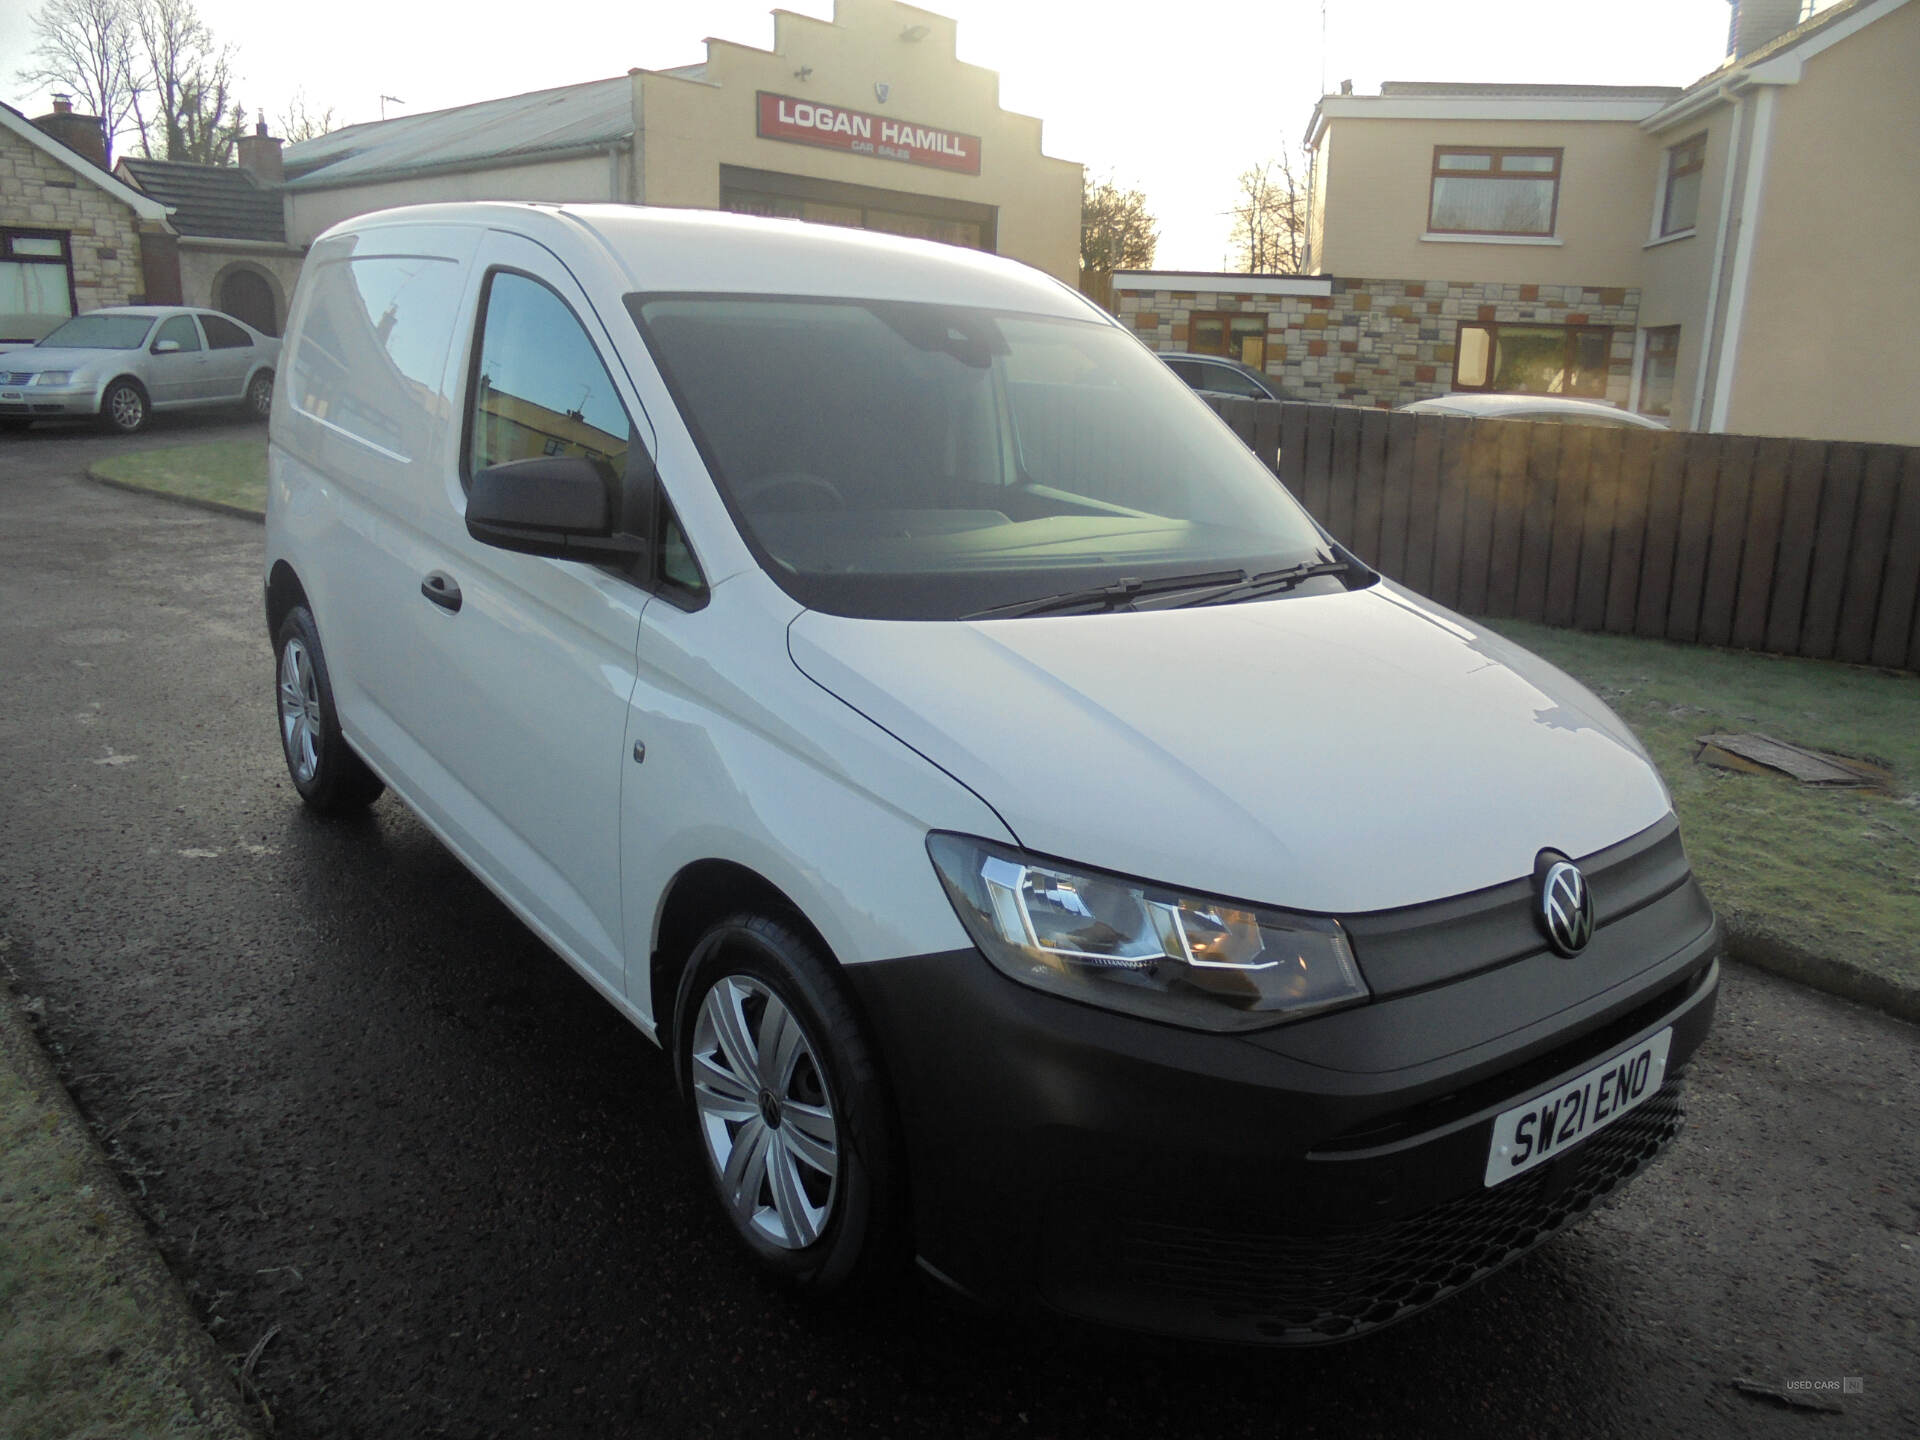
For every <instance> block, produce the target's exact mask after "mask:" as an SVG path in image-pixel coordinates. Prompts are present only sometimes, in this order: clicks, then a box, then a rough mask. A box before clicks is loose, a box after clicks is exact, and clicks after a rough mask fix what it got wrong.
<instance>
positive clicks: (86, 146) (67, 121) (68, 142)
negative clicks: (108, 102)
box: [33, 95, 107, 170]
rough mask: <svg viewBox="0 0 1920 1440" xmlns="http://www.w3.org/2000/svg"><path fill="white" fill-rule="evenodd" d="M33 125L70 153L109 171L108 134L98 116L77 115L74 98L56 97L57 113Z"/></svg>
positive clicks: (46, 116) (54, 102)
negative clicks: (74, 108)
mask: <svg viewBox="0 0 1920 1440" xmlns="http://www.w3.org/2000/svg"><path fill="white" fill-rule="evenodd" d="M33 123H34V124H35V125H36V126H37V127H39V129H40V131H41V132H42V133H43V134H47V135H51V136H52V137H53V138H54V139H56V140H58V141H59V142H60V143H61V144H62V145H64V146H66V147H67V148H68V149H69V150H72V151H74V152H75V153H76V154H78V155H80V156H81V157H83V158H84V159H87V160H90V161H92V162H93V163H94V164H95V165H98V166H99V167H100V168H101V169H102V170H104V169H106V168H107V132H106V131H105V130H104V129H102V128H101V125H100V120H99V117H98V116H94V115H76V114H74V113H73V97H72V96H71V95H56V96H54V97H53V113H52V114H51V115H42V116H41V117H40V118H39V119H38V120H36V121H34V122H33Z"/></svg>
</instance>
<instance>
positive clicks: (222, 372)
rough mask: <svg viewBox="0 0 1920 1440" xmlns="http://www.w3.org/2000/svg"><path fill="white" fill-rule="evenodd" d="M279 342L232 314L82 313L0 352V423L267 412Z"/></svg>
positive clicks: (121, 309) (133, 308)
mask: <svg viewBox="0 0 1920 1440" xmlns="http://www.w3.org/2000/svg"><path fill="white" fill-rule="evenodd" d="M279 363H280V342H279V341H278V340H276V339H275V338H274V337H273V336H271V335H262V334H261V333H260V332H259V331H258V330H255V329H254V328H253V327H252V326H251V325H243V324H241V323H240V322H239V321H238V320H235V319H234V318H233V317H232V316H230V315H220V314H216V313H215V312H213V311H211V310H196V309H190V308H188V307H186V306H180V305H122V306H116V307H114V308H111V309H107V310H90V311H88V312H87V313H86V314H84V315H76V316H74V317H73V318H72V319H71V320H68V321H67V322H66V323H65V324H63V325H61V326H59V327H58V328H57V329H55V330H54V331H53V332H52V333H51V334H49V335H48V336H47V337H46V338H45V339H44V340H41V341H40V342H39V343H37V344H34V345H29V346H27V347H26V348H24V349H20V350H9V351H7V352H6V353H4V354H0V427H3V428H5V429H8V430H23V429H25V428H26V427H27V426H29V425H31V424H32V423H33V422H34V421H35V420H51V419H55V418H57V417H60V416H70V415H97V416H99V417H100V420H101V423H102V424H104V425H105V426H106V427H107V428H108V429H110V430H115V431H118V432H119V433H121V434H123V435H131V434H133V432H134V431H136V430H138V429H140V428H141V427H142V426H144V425H145V424H146V423H147V417H148V416H150V415H151V414H152V413H153V412H154V411H156V410H180V409H186V408H188V407H191V406H196V405H244V406H245V407H246V408H247V411H248V412H249V413H250V414H252V415H255V416H257V417H258V418H260V419H262V420H264V419H266V418H267V413H268V412H269V411H270V410H271V409H272V408H273V372H274V370H275V368H276V367H277V366H278V365H279Z"/></svg>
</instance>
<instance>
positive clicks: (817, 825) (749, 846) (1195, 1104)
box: [265, 204, 1720, 1343]
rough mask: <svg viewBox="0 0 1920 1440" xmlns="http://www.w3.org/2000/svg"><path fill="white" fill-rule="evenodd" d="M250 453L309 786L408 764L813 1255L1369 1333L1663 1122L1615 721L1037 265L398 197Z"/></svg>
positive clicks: (297, 360) (438, 829)
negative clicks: (1257, 453) (1326, 517)
mask: <svg viewBox="0 0 1920 1440" xmlns="http://www.w3.org/2000/svg"><path fill="white" fill-rule="evenodd" d="M269 468H270V476H271V486H270V498H269V502H268V511H267V544H266V563H265V585H266V612H267V615H266V618H267V625H268V629H269V631H270V633H271V635H272V637H273V644H274V648H275V656H276V666H277V679H278V720H279V729H280V735H281V739H282V741H283V744H284V748H285V752H286V759H287V766H288V769H289V771H290V773H291V775H292V777H293V782H294V784H295V786H296V787H297V788H298V790H299V792H300V795H301V796H302V798H303V799H304V801H305V803H306V804H307V805H309V806H311V807H313V808H314V809H315V810H317V811H319V812H322V813H325V814H337V813H340V812H343V811H351V810H354V809H356V808H359V807H363V806H366V805H367V804H369V803H370V802H372V801H373V800H374V799H375V797H376V796H378V795H379V794H380V793H381V791H382V790H383V789H384V788H390V789H392V790H393V791H394V792H395V793H396V794H397V795H398V796H399V797H400V799H401V800H403V801H404V802H405V803H406V805H407V806H408V807H410V808H411V809H412V810H413V811H415V812H416V813H417V814H418V815H419V816H420V818H421V819H422V820H423V821H424V822H425V823H426V825H427V826H429V827H430V828H431V829H432V831H433V832H434V833H435V834H436V835H438V836H439V838H440V839H441V840H442V841H443V842H444V843H445V844H446V845H447V847H448V848H449V849H451V850H452V851H453V852H454V853H455V854H456V855H457V856H459V858H460V859H461V860H462V861H463V862H464V863H465V864H466V865H467V866H468V867H469V868H471V870H472V871H473V873H474V874H475V875H476V876H478V877H479V878H480V880H481V881H483V882H484V883H485V884H486V885H487V886H488V887H489V888H490V889H492V890H493V891H494V892H495V893H496V894H497V895H499V897H500V898H501V899H502V900H503V901H504V902H505V903H506V904H507V905H508V906H509V907H511V908H512V910H513V911H514V912H515V913H516V914H517V915H518V916H519V917H520V918H521V919H522V920H524V921H525V922H526V924H527V925H528V926H529V927H531V928H532V929H533V930H534V931H535V932H536V933H537V934H538V935H539V936H540V937H541V938H542V939H544V940H545V941H546V942H547V943H548V944H549V945H550V946H552V948H553V949H554V950H555V951H556V952H557V953H558V954H559V955H560V956H561V957H562V958H563V959H564V960H565V961H566V962H567V963H568V964H569V965H571V966H573V967H574V968H575V969H576V970H577V971H579V973H580V974H581V975H582V976H583V977H585V979H586V980H587V981H588V982H589V983H590V984H591V985H593V986H594V987H595V988H596V989H597V990H598V991H599V992H600V994H601V995H603V996H604V997H605V998H606V1000H607V1002H608V1003H609V1004H611V1005H613V1006H614V1007H615V1008H616V1009H617V1010H619V1011H620V1012H621V1013H622V1014H624V1015H625V1016H626V1017H627V1018H628V1019H629V1020H631V1021H632V1022H633V1024H634V1025H635V1026H636V1027H637V1028H638V1029H639V1030H640V1031H641V1032H642V1033H643V1034H644V1035H645V1036H647V1037H648V1038H649V1039H651V1040H653V1041H654V1042H656V1043H658V1044H659V1045H660V1046H662V1047H663V1048H664V1049H665V1050H666V1052H667V1053H668V1054H669V1055H670V1056H671V1060H672V1065H673V1068H674V1072H675V1074H676V1075H677V1077H678V1081H679V1090H680V1094H681V1096H682V1101H683V1103H684V1106H685V1111H686V1124H687V1127H688V1135H689V1139H690V1145H689V1148H688V1152H687V1154H688V1157H689V1163H697V1164H700V1165H704V1166H705V1167H706V1169H707V1170H708V1171H709V1172H710V1179H711V1182H712V1186H713V1189H714V1193H715V1195H716V1197H717V1199H718V1201H719V1204H720V1206H721V1208H722V1210H723V1211H724V1213H725V1215H726V1216H727V1217H728V1219H729V1220H730V1221H731V1223H732V1226H733V1228H734V1229H735V1230H737V1232H738V1234H739V1238H740V1240H741V1242H742V1244H743V1246H744V1247H745V1251H746V1252H747V1254H749V1255H750V1256H751V1257H752V1259H753V1260H754V1261H755V1262H757V1263H758V1264H759V1265H761V1266H763V1267H765V1268H766V1269H767V1270H769V1271H771V1272H773V1273H775V1274H776V1275H779V1276H782V1277H785V1278H787V1279H788V1280H790V1281H792V1282H794V1283H795V1284H797V1285H800V1286H804V1287H811V1288H814V1289H818V1290H829V1289H834V1288H837V1287H847V1286H854V1285H860V1284H867V1283H872V1282H874V1281H876V1280H878V1279H880V1278H882V1277H884V1276H887V1275H891V1274H901V1273H907V1270H908V1267H909V1266H912V1265H917V1266H918V1267H919V1269H920V1270H921V1271H922V1272H924V1273H925V1274H926V1275H927V1276H930V1277H932V1278H933V1279H934V1280H935V1281H937V1282H939V1283H940V1284H943V1285H946V1286H949V1287H951V1288H952V1289H954V1290H956V1291H958V1292H961V1293H963V1294H964V1295H966V1296H969V1297H973V1298H974V1299H975V1300H977V1301H980V1302H985V1303H991V1304H1000V1305H1010V1306H1037V1307H1045V1308H1050V1309H1052V1310H1054V1311H1056V1312H1064V1313H1066V1314H1069V1315H1072V1316H1077V1317H1084V1318H1087V1319H1091V1320H1096V1321H1102V1322H1110V1323H1115V1324H1120V1325H1125V1326H1130V1327H1135V1328H1140V1329H1145V1330H1151V1331H1157V1332H1163V1333H1176V1334H1186V1335H1197V1336H1206V1337H1213V1338H1219V1339H1232V1340H1244V1341H1253V1342H1268V1343H1307V1342H1315V1341H1321V1340H1327V1339H1334V1338H1340V1337H1345V1336H1352V1335H1356V1334H1360V1333H1362V1332H1365V1331H1368V1330H1370V1329H1373V1328H1375V1327H1377V1326H1380V1325H1383V1324H1386V1323H1388V1322H1391V1321H1394V1320H1397V1319H1400V1318H1402V1317H1404V1316H1406V1315H1408V1314H1410V1313H1412V1312H1414V1311H1416V1310H1418V1309H1420V1308H1421V1307H1423V1306H1425V1305H1427V1304H1429V1303H1431V1302H1433V1301H1435V1300H1437V1299H1440V1298H1441V1297H1444V1296H1446V1295H1448V1294H1450V1293H1452V1292H1454V1291H1456V1290H1458V1289H1459V1288H1460V1287H1462V1286H1464V1285H1467V1284H1469V1283H1470V1282H1472V1281H1475V1280H1477V1279H1479V1278H1480V1277H1482V1276H1485V1275H1486V1274H1488V1273H1489V1272H1491V1271H1493V1270H1495V1269H1496V1268H1498V1267H1500V1266H1501V1265H1503V1264H1505V1263H1507V1262H1508V1261H1510V1260H1512V1259H1513V1258H1514V1257H1516V1256H1518V1255H1520V1254H1522V1253H1523V1252H1525V1251H1527V1250H1528V1249H1529V1248H1531V1247H1532V1246H1534V1245H1536V1244H1538V1243H1539V1242H1540V1241H1542V1240H1544V1239H1546V1238H1547V1237H1548V1236H1550V1235H1552V1234H1553V1233H1554V1232H1556V1231H1557V1230H1559V1229H1561V1228H1562V1227H1564V1226H1565V1225H1566V1224H1568V1223H1569V1222H1570V1221H1572V1220H1573V1219H1575V1218H1576V1217H1577V1216H1579V1215H1580V1214H1581V1213H1582V1212H1583V1211H1585V1210H1586V1209H1588V1207H1589V1206H1591V1205H1592V1204H1593V1203H1594V1202H1595V1201H1596V1200H1597V1199H1598V1198H1599V1197H1601V1196H1602V1195H1605V1194H1606V1193H1607V1192H1609V1191H1610V1190H1613V1189H1614V1188H1615V1187H1616V1186H1618V1185H1620V1184H1621V1183H1622V1182H1623V1181H1625V1180H1626V1179H1627V1178H1628V1177H1630V1176H1632V1175H1633V1174H1634V1173H1635V1172H1637V1171H1638V1170H1640V1169H1641V1168H1642V1167H1643V1166H1644V1165H1645V1164H1646V1163H1647V1162H1648V1161H1649V1160H1651V1159H1652V1158H1653V1157H1654V1156H1655V1155H1657V1154H1658V1153H1659V1152H1660V1151H1661V1150H1662V1148H1663V1147H1664V1146H1665V1145H1666V1144H1667V1142H1668V1141H1669V1140H1670V1139H1671V1138H1672V1136H1673V1135H1674V1133H1675V1131H1676V1130H1677V1128H1678V1127H1679V1125H1680V1122H1681V1101H1680V1088H1681V1079H1682V1072H1683V1070H1684V1069H1685V1067H1686V1064H1687V1061H1688V1059H1689V1057H1691V1056H1692V1055H1693V1054H1694V1052H1695V1050H1696V1049H1697V1048H1698V1047H1699V1045H1700V1043H1701V1040H1702V1038H1703V1036H1704V1035H1705V1033H1706V1030H1707V1027H1708V1024H1709V1021H1710V1019H1711V1016H1712V1011H1713V1005H1714V997H1715V994H1716V989H1717V985H1718V979H1719V967H1718V955H1719V950H1720V931H1719V929H1718V926H1717V924H1716V922H1715V919H1714V916H1713V914H1712V912H1711V910H1710V909H1709V908H1708V906H1707V904H1706V902H1705V901H1704V900H1703V899H1702V896H1701V893H1700V890H1699V888H1698V887H1697V885H1696V884H1695V882H1694V879H1693V876H1692V873H1691V871H1690V869H1689V867H1688V863H1687V858H1686V855H1685V853H1684V852H1683V850H1682V848H1681V843H1680V836H1679V834H1678V831H1677V828H1676V825H1675V821H1674V816H1673V811H1672V805H1671V801H1670V799H1669V796H1668V794H1667V792H1666V790H1665V788H1664V787H1663V786H1662V784H1661V781H1660V778H1659V776H1658V775H1657V774H1656V773H1655V771H1654V768H1653V766H1652V764H1651V763H1650V762H1649V761H1648V758H1647V755H1646V753H1645V752H1644V751H1643V750H1642V749H1641V747H1640V746H1639V744H1638V743H1637V742H1636V741H1635V739H1634V737H1633V735H1632V734H1631V733H1629V731H1628V730H1627V728H1626V727H1625V726H1624V725H1622V724H1621V722H1620V721H1619V720H1618V719H1616V718H1615V717H1614V716H1613V715H1612V714H1611V713H1609V711H1608V710H1607V708H1606V707H1605V706H1604V705H1603V704H1602V703H1601V702H1600V701H1599V700H1597V699H1596V698H1595V697H1594V696H1593V695H1591V694H1589V693H1588V692H1587V691H1586V690H1584V689H1582V688H1581V687H1580V686H1579V685H1578V684H1576V683H1575V682H1574V681H1572V680H1570V679H1569V678H1568V677H1567V676H1565V675H1563V674H1560V673H1559V672H1558V671H1556V670H1554V669H1553V668H1552V667H1550V666H1548V665H1546V664H1544V663H1543V662H1541V661H1540V660H1538V659H1536V658H1534V657H1533V656H1531V655H1529V654H1528V653H1526V652H1525V651H1523V650H1521V649H1518V648H1516V647H1515V646H1513V645H1511V644H1509V643H1507V642H1506V641H1504V640H1502V639H1501V638H1500V637H1498V636H1496V635H1494V634H1492V633H1490V632H1489V631H1487V630H1485V629H1484V628H1482V627H1481V626H1479V625H1477V624H1475V623H1473V622H1472V621H1470V620H1465V619H1462V618H1461V617H1460V616H1458V615H1454V614H1450V613H1448V612H1447V611H1445V610H1443V609H1441V608H1440V607H1438V606H1436V605H1434V604H1432V603H1431V602H1429V601H1427V600H1424V599H1422V598H1421V597H1420V596H1418V595H1415V594H1412V593H1410V592H1409V591H1408V590H1406V589H1405V588H1403V587H1402V586H1400V585H1397V584H1395V583H1394V581H1393V580H1392V579H1391V578H1389V577H1387V576H1383V575H1380V574H1378V573H1376V572H1374V571H1373V570H1371V569H1370V568H1368V566H1367V565H1365V564H1364V563H1362V561H1361V560H1360V559H1359V558H1357V557H1356V556H1354V555H1352V554H1350V553H1348V552H1347V551H1346V550H1345V549H1343V548H1342V547H1341V546H1340V545H1339V544H1337V543H1335V542H1334V541H1333V540H1332V539H1331V538H1330V537H1329V535H1328V534H1327V532H1326V531H1325V530H1324V529H1323V528H1322V527H1321V526H1320V525H1319V524H1318V523H1317V522H1316V521H1315V520H1314V519H1313V517H1312V516H1310V515H1308V514H1307V513H1306V512H1305V511H1304V510H1303V509H1302V508H1301V507H1300V505H1299V504H1298V503H1296V502H1295V501H1294V500H1293V498H1292V497H1290V496H1289V495H1288V494H1287V492H1286V491H1285V489H1284V488H1283V487H1282V486H1281V485H1280V484H1279V483H1278V482H1277V481H1276V480H1275V478H1274V477H1273V475H1272V474H1271V473H1270V472H1269V471H1268V470H1266V469H1265V468H1264V467H1263V466H1262V465H1261V464H1260V463H1259V462H1258V461H1257V460H1256V459H1255V458H1254V457H1253V455H1251V454H1250V453H1249V452H1248V451H1247V449H1246V448H1245V447H1244V446H1243V445H1242V444H1241V443H1240V442H1239V441H1238V440H1237V439H1236V438H1235V437H1234V435H1233V434H1232V432H1231V431H1230V430H1228V429H1227V427H1226V426H1225V425H1224V424H1222V423H1221V421H1220V420H1219V419H1218V418H1217V417H1216V416H1215V415H1214V414H1213V412H1212V411H1211V410H1210V409H1209V408H1208V407H1207V405H1206V404H1205V403H1204V402H1203V401H1202V400H1200V399H1199V398H1198V397H1197V396H1196V395H1195V394H1194V393H1193V392H1192V391H1191V390H1190V389H1189V388H1188V387H1187V386H1186V385H1184V384H1182V383H1181V382H1180V380H1179V379H1178V378H1177V377H1175V376H1174V375H1173V373H1172V372H1171V371H1169V370H1168V369H1167V368H1166V366H1165V365H1163V364H1162V363H1161V362H1160V361H1159V359H1157V358H1156V357H1155V356H1154V355H1152V354H1151V353H1150V352H1148V351H1147V350H1146V349H1145V348H1144V347H1143V346H1141V345H1140V344H1139V343H1138V342H1137V341H1136V340H1134V339H1133V337H1132V336H1131V335H1129V334H1128V333H1127V332H1126V331H1125V330H1123V329H1122V328H1121V327H1120V326H1119V325H1117V324H1116V323H1115V322H1114V321H1113V320H1112V319H1111V318H1110V317H1109V316H1107V315H1106V314H1105V313H1104V312H1102V311H1100V310H1099V309H1097V308H1095V307H1094V306H1093V305H1092V304H1090V303H1089V302H1087V301H1086V300H1084V299H1082V298H1081V297H1080V296H1079V295H1077V294H1075V293H1074V292H1073V291H1071V290H1069V289H1068V288H1067V287H1065V286H1064V285H1061V284H1059V283H1058V282H1056V281H1054V280H1052V279H1050V278H1048V277H1047V276H1045V275H1043V274H1041V273H1039V272H1037V271H1035V270H1032V269H1029V268H1027V267H1025V266H1023V265H1019V264H1016V263H1013V262H1011V261H1008V260H1004V259H999V258H996V257H994V256H991V255H986V254H980V253H976V252H972V251H968V250H963V249H958V248H952V247H946V246H941V245H936V244H931V243H922V242H917V241H911V240H905V239H899V238H894V237H889V236H883V235H878V234H872V233H864V232H859V231H849V230H842V229H832V228H828V227H824V226H813V225H806V224H802V223H799V222H794V221H780V220H762V219H754V218H749V217H743V216H730V215H721V214H714V213H709V212H676V211H670V210H659V209H646V208H636V207H611V206H610V207H598V206H580V207H573V206H557V207H556V206H533V205H510V204H465V205H445V206H430V207H421V208H412V209H403V210H394V211H388V212H384V213H380V214H375V215H369V216H365V217H362V218H360V219H357V220H354V221H351V222H348V223H346V224H343V225H340V226H338V227H336V228H334V229H332V230H330V231H328V232H327V233H326V234H325V235H323V236H322V237H321V238H320V239H319V240H318V241H316V242H315V244H314V246H313V249H312V253H311V254H310V255H309V257H308V259H307V262H306V266H305V269H304V271H303V273H302V276H301V280H300V285H299V289H298V293H297V296H296V298H295V302H294V304H293V307H292V315H291V321H290V325H289V329H288V333H287V339H286V349H285V363H284V365H283V367H282V379H281V383H280V384H279V385H278V386H277V387H276V388H275V391H274V397H273V413H272V423H271V450H270V467H269Z"/></svg>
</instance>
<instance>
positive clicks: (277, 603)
mask: <svg viewBox="0 0 1920 1440" xmlns="http://www.w3.org/2000/svg"><path fill="white" fill-rule="evenodd" d="M296 605H305V606H306V607H307V609H309V610H311V609H313V605H312V603H311V602H309V601H308V599H307V590H306V587H305V586H304V585H302V584H301V583H300V577H299V576H298V575H296V574H295V573H294V569H293V566H291V565H289V564H288V563H287V562H286V561H284V560H276V561H274V562H273V570H272V571H271V573H270V574H269V575H268V576H267V638H268V639H269V640H272V639H273V638H274V637H275V636H277V635H279V633H280V623H281V622H282V621H283V620H285V619H286V618H287V612H288V611H290V610H292V609H293V607H294V606H296Z"/></svg>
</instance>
